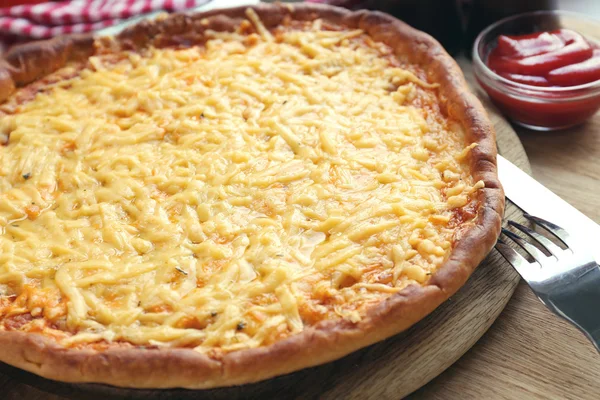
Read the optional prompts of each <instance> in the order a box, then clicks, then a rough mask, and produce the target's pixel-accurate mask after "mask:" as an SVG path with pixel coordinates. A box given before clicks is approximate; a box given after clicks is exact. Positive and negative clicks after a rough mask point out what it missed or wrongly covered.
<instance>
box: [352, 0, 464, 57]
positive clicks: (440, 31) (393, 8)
mask: <svg viewBox="0 0 600 400" xmlns="http://www.w3.org/2000/svg"><path fill="white" fill-rule="evenodd" d="M361 3H362V7H364V8H368V9H371V10H379V11H383V12H386V13H388V14H391V15H393V16H394V17H396V18H398V19H401V20H402V21H404V22H406V23H407V24H409V25H411V26H412V27H414V28H417V29H419V30H422V31H424V32H427V33H429V34H430V35H431V36H433V37H434V38H436V39H437V40H438V41H439V42H440V43H441V44H442V45H443V46H444V47H445V48H446V50H447V51H448V52H449V53H450V54H453V55H454V54H456V53H459V52H460V50H461V48H462V44H463V20H462V17H461V15H460V8H459V4H458V3H457V2H456V1H455V0H366V1H363V2H361Z"/></svg>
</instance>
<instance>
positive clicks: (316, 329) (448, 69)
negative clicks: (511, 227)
mask: <svg viewBox="0 0 600 400" xmlns="http://www.w3.org/2000/svg"><path fill="white" fill-rule="evenodd" d="M246 8H247V7H240V8H235V9H230V10H216V11H210V12H207V13H201V14H196V15H193V16H183V15H175V16H172V17H169V18H167V19H165V20H162V21H158V22H143V23H141V24H138V25H137V26H135V27H133V28H130V29H128V30H126V31H124V32H123V33H122V34H120V35H119V36H118V37H117V40H116V41H105V42H106V43H105V47H106V46H117V47H118V48H139V47H143V46H145V45H148V44H150V43H151V44H154V45H160V44H161V43H167V42H168V41H169V40H172V39H173V38H177V40H185V39H186V37H192V36H193V35H196V37H197V36H198V35H199V33H201V32H203V31H204V30H205V29H207V28H209V29H216V30H229V29H232V28H233V27H234V26H235V25H236V24H237V23H239V20H240V19H242V18H245V14H244V12H245V9H246ZM252 8H253V9H254V10H255V11H256V12H257V14H258V15H259V16H260V18H261V19H262V21H263V23H264V24H265V25H266V26H267V27H273V26H275V25H277V24H280V23H281V22H282V21H283V18H284V17H286V16H290V17H291V18H292V19H295V20H312V19H314V18H317V17H318V18H323V19H326V20H329V21H332V22H334V23H336V24H341V25H343V26H347V27H349V28H360V29H363V30H365V31H366V32H367V33H368V34H369V35H370V36H371V37H372V38H373V39H375V40H376V41H382V42H384V43H386V44H388V45H389V46H391V47H392V48H393V49H394V50H395V52H396V54H398V55H399V57H405V58H406V61H408V62H410V63H413V64H417V65H420V66H426V70H427V73H428V78H429V80H430V81H433V82H438V83H440V85H441V87H440V97H441V100H442V104H441V106H442V109H443V110H444V111H445V112H446V113H447V114H448V115H449V117H450V118H452V119H454V120H455V121H457V122H458V123H459V124H460V125H462V127H463V129H464V130H465V132H466V135H467V141H468V142H477V143H479V146H478V147H476V148H475V149H474V150H473V151H472V152H471V168H472V172H473V174H474V178H475V180H483V181H484V182H485V188H484V189H482V190H480V191H479V198H478V200H479V205H480V209H479V210H478V214H477V219H476V223H475V224H474V225H473V226H471V227H469V228H468V229H466V230H464V231H463V232H462V233H461V235H462V236H461V237H460V239H459V240H458V241H457V242H456V243H455V248H454V249H453V251H452V253H451V255H450V258H449V259H448V260H447V261H446V262H445V263H444V264H443V265H442V267H440V269H439V270H438V271H437V272H436V273H435V274H434V276H433V277H432V279H431V280H430V281H429V283H428V284H427V285H426V286H416V285H412V286H409V287H407V288H405V289H404V290H402V291H400V292H399V293H397V294H394V295H392V296H391V297H389V298H388V299H387V300H386V301H384V302H382V303H380V304H379V305H377V306H375V307H373V308H372V309H370V310H369V311H368V313H367V315H366V316H365V317H364V318H363V319H362V320H361V321H360V322H358V323H350V322H348V321H343V320H342V321H325V322H321V323H319V324H317V325H315V326H313V327H310V328H307V329H305V330H304V331H303V332H301V333H299V334H297V335H294V336H291V337H288V338H286V339H284V340H282V341H279V342H276V343H274V344H272V345H270V346H267V347H262V348H256V349H250V350H242V351H237V352H231V353H227V354H225V355H223V356H222V358H221V359H219V360H215V359H211V358H210V357H208V356H207V355H204V354H199V353H197V352H195V351H193V350H189V349H143V348H129V349H119V348H116V349H109V350H106V351H94V350H74V349H65V348H63V347H60V346H59V345H58V344H56V342H54V341H53V340H51V339H49V338H45V337H43V336H42V335H39V334H27V333H23V332H0V346H1V347H2V351H1V352H0V360H2V361H4V362H7V363H9V364H12V365H15V366H17V367H20V368H23V369H25V370H28V371H31V372H34V373H36V374H38V375H41V376H43V377H46V378H50V379H56V380H61V381H67V382H99V383H107V384H112V385H116V386H123V387H136V388H166V387H186V388H212V387H218V386H229V385H238V384H244V383H251V382H256V381H259V380H263V379H267V378H270V377H273V376H277V375H281V374H285V373H288V372H292V371H295V370H299V369H302V368H306V367H309V366H313V365H317V364H322V363H325V362H328V361H331V360H334V359H336V358H339V357H341V356H343V355H345V354H348V353H350V352H352V351H354V350H357V349H359V348H361V347H364V346H367V345H369V344H372V343H375V342H377V341H379V340H382V339H384V338H387V337H389V336H392V335H394V334H396V333H399V332H401V331H403V330H405V329H407V328H408V327H410V326H411V325H413V324H414V323H416V322H417V321H419V320H420V319H422V318H423V317H424V316H426V315H427V314H429V313H430V312H431V311H433V310H434V309H435V308H436V307H437V306H439V305H440V304H441V303H442V302H443V301H445V300H446V299H448V298H449V297H450V296H451V295H452V294H454V293H455V292H456V291H457V290H458V289H459V288H460V287H461V286H462V285H463V284H464V283H465V282H466V280H467V278H468V277H469V275H470V274H471V273H472V272H473V270H474V269H475V268H476V267H477V265H478V264H479V263H480V262H481V261H482V260H483V258H484V257H485V255H486V254H487V253H488V252H489V251H490V249H491V248H492V246H493V245H494V243H495V241H496V239H497V237H498V235H499V232H500V225H501V219H502V217H501V216H502V213H503V209H504V194H503V191H502V188H501V185H500V182H499V181H498V177H497V172H496V144H495V134H494V131H493V128H492V126H491V123H490V122H489V120H488V118H487V115H486V113H485V111H484V109H483V107H482V106H481V104H480V103H479V101H478V100H477V99H476V98H475V97H474V96H473V95H472V94H471V93H470V92H469V89H468V88H467V85H466V83H465V80H464V78H463V75H462V73H461V71H460V69H459V68H458V66H457V65H456V63H455V62H454V61H453V60H452V58H451V57H450V56H449V55H448V54H447V53H446V52H445V51H444V49H443V48H442V47H441V45H440V44H439V43H438V42H436V41H435V40H434V39H432V38H431V37H430V36H428V35H426V34H425V33H422V32H419V31H417V30H414V29H413V28H410V27H409V26H407V25H406V24H404V23H402V22H401V21H398V20H396V19H394V18H392V17H390V16H388V15H386V14H382V13H379V12H368V11H358V12H350V11H347V10H344V9H340V8H335V7H328V6H322V5H315V4H299V5H294V6H293V7H292V6H284V5H259V6H253V7H252ZM190 35H191V36H190ZM68 43H71V44H70V45H69V44H68ZM78 43H79V44H77V45H74V44H75V41H74V40H73V39H72V38H67V39H62V42H61V41H60V40H58V42H54V43H52V42H46V43H40V44H38V45H36V46H37V47H36V46H33V48H32V47H29V48H27V47H21V48H16V49H14V50H13V52H12V54H13V55H12V56H11V57H12V58H10V57H9V58H8V61H6V60H5V61H4V64H0V101H1V100H2V99H5V98H6V96H8V95H6V93H7V92H11V91H12V90H13V89H11V87H14V86H19V85H23V84H26V83H28V82H31V81H33V80H35V79H37V78H39V77H41V76H43V75H44V74H47V73H49V72H50V69H51V68H55V69H56V68H58V66H60V65H61V63H62V65H64V63H65V62H66V60H69V59H73V58H76V57H83V56H84V55H85V54H88V55H89V52H91V50H92V44H90V43H89V42H88V41H81V42H78ZM46 46H48V47H46ZM49 48H52V49H54V50H52V51H51V50H48V49H49ZM40 57H41V59H44V60H47V61H49V62H48V65H52V67H51V68H50V67H39V66H36V63H35V62H34V61H36V60H38V61H39V60H40ZM15 60H20V61H18V62H16V61H15ZM7 64H8V65H7ZM15 69H17V72H15ZM7 72H8V75H9V76H10V77H11V79H10V80H8V79H7V78H6V75H7ZM11 85H12V86H11ZM3 95H4V96H5V97H2V96H3Z"/></svg>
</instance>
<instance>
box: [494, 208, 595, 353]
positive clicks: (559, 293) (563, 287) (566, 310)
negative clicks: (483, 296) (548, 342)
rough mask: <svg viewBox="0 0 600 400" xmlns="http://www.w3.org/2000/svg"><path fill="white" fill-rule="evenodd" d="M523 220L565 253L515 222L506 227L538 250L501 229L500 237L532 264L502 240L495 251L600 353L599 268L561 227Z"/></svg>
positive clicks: (533, 220)
mask: <svg viewBox="0 0 600 400" xmlns="http://www.w3.org/2000/svg"><path fill="white" fill-rule="evenodd" d="M525 218H527V219H528V220H529V221H531V222H533V223H535V224H536V225H538V226H540V227H542V228H544V229H545V230H546V231H548V232H549V233H550V234H552V235H553V236H554V237H556V238H557V239H558V240H560V241H561V242H562V243H563V244H564V245H565V246H566V249H562V248H561V247H559V246H557V245H556V244H554V243H553V242H552V241H551V240H550V239H548V238H547V237H545V236H544V235H541V234H539V233H538V232H535V231H534V230H532V229H530V228H528V227H526V226H523V225H521V224H519V223H517V222H514V221H508V224H509V225H510V226H512V227H513V228H515V229H517V230H519V231H520V232H522V233H524V234H525V235H527V236H528V239H529V240H530V241H532V242H534V243H536V244H537V246H534V245H533V244H531V243H530V242H529V241H527V240H525V239H523V238H522V237H521V236H519V235H517V234H515V233H514V232H512V231H510V230H508V229H505V228H502V233H504V235H505V236H506V237H507V238H509V239H511V240H512V241H513V242H515V243H516V244H517V245H519V246H520V247H521V248H522V249H523V250H525V252H526V253H528V254H529V255H530V256H531V258H532V259H533V261H532V262H530V261H528V260H527V259H526V258H525V257H523V256H522V255H521V254H519V253H518V252H517V251H516V250H514V249H513V248H512V247H510V246H509V245H508V244H507V243H506V242H505V241H504V240H502V238H501V239H499V240H498V243H496V249H497V250H498V251H499V252H500V254H502V256H504V258H505V259H506V260H507V261H508V262H509V263H510V264H511V265H512V266H513V267H514V268H515V269H516V270H517V272H518V273H519V274H520V275H521V277H523V279H525V281H526V282H527V283H528V284H529V286H530V287H531V289H532V290H533V292H534V293H535V295H536V296H537V297H538V298H539V299H540V300H541V302H542V303H544V304H545V305H546V307H548V308H549V309H550V310H551V311H552V312H554V313H555V314H556V315H558V316H560V317H562V318H564V319H566V320H567V321H569V322H571V323H572V324H573V325H575V326H576V327H577V328H579V329H580V330H581V331H582V332H583V333H584V334H585V335H586V336H587V337H588V339H590V340H591V341H592V343H593V344H594V346H596V349H597V350H598V351H599V352H600V267H599V266H598V264H597V263H596V261H595V260H594V258H593V257H592V256H591V255H590V254H588V251H586V249H581V248H579V247H578V245H577V243H575V242H574V240H573V238H572V237H571V236H570V235H569V233H568V232H567V231H565V230H564V229H562V228H561V227H559V226H557V225H555V224H553V223H551V222H549V221H546V220H544V219H541V218H537V217H533V216H531V215H527V214H526V215H525ZM541 249H543V250H541Z"/></svg>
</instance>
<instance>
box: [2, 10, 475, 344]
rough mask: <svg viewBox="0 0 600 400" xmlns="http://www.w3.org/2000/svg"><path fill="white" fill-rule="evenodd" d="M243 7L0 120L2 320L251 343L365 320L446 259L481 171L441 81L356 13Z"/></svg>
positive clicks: (63, 338) (103, 338) (122, 58)
mask: <svg viewBox="0 0 600 400" xmlns="http://www.w3.org/2000/svg"><path fill="white" fill-rule="evenodd" d="M250 17H251V19H253V20H254V24H255V26H257V28H256V32H258V34H245V33H243V31H244V30H246V31H247V30H248V29H247V28H248V26H247V24H246V26H245V27H244V26H243V27H242V28H244V29H242V28H240V29H239V30H238V31H237V32H233V33H216V32H208V33H207V37H208V40H207V41H206V43H205V44H204V45H202V46H194V47H189V48H185V49H173V48H165V49H156V48H151V49H148V50H145V51H143V52H141V53H139V54H138V53H133V52H125V53H120V54H119V56H118V58H117V59H115V57H114V55H113V56H95V57H92V58H91V59H90V61H89V65H88V66H87V67H86V68H85V69H83V70H82V71H81V72H80V73H79V75H78V76H77V77H75V78H72V79H69V80H66V81H62V82H60V83H56V84H53V85H52V86H51V87H48V88H47V89H46V90H45V91H44V92H43V93H39V94H37V96H36V97H35V98H34V99H33V100H31V101H29V102H27V103H25V104H23V105H21V106H19V108H18V110H17V111H16V112H14V113H12V115H6V116H4V117H2V118H1V119H0V134H2V135H4V137H5V140H6V141H7V144H6V145H5V146H3V147H0V225H1V231H0V233H1V235H0V299H1V300H0V321H3V323H2V324H0V327H1V329H21V330H24V331H36V330H38V331H39V330H42V331H45V332H46V333H47V334H52V335H54V336H55V337H56V338H57V340H59V341H60V342H61V343H63V344H64V345H65V346H75V345H81V344H85V343H94V342H109V343H111V342H116V341H120V342H126V343H131V344H134V345H144V346H148V345H150V346H152V345H154V346H186V347H194V348H196V349H197V350H199V351H211V350H213V353H214V351H217V350H218V351H231V350H236V349H241V348H250V347H257V346H261V345H267V344H269V343H272V342H274V341H276V340H280V339H281V338H284V337H286V336H289V335H290V334H293V333H297V332H300V331H302V330H303V329H305V327H307V326H311V325H314V324H316V323H318V322H319V321H322V320H326V319H335V318H344V319H348V320H350V321H353V322H356V321H359V320H360V319H361V318H362V317H363V316H364V315H365V312H366V309H367V308H368V307H369V306H372V305H374V304H377V303H378V302H380V301H382V300H384V299H385V298H386V297H388V296H390V295H391V294H393V293H395V292H397V291H399V290H401V289H402V288H404V287H405V286H407V285H408V284H411V283H417V284H425V283H426V282H427V280H428V279H429V275H431V273H433V272H434V271H435V270H436V268H437V267H439V266H440V265H441V264H442V263H443V262H444V260H445V259H446V258H447V257H448V255H449V252H450V251H451V249H452V246H453V242H454V240H455V238H454V235H455V234H456V231H457V227H459V226H460V224H459V223H453V218H454V217H455V214H456V210H459V209H460V208H461V207H465V206H468V204H469V203H470V202H472V198H473V196H472V195H473V193H474V192H475V191H476V190H477V189H479V188H481V187H482V186H483V184H482V183H481V182H477V183H475V182H473V180H472V178H471V176H470V171H469V167H468V163H467V160H466V158H467V154H468V151H469V149H470V148H472V145H471V146H467V145H466V143H465V142H464V135H463V133H462V131H461V130H460V129H459V128H457V127H456V126H455V125H453V124H452V123H451V122H449V121H447V120H446V119H444V118H443V117H442V115H441V113H440V112H439V109H438V108H437V106H436V101H437V100H436V98H437V97H436V96H437V95H436V85H435V84H428V83H426V82H424V81H423V80H422V79H420V78H419V77H418V75H419V74H421V73H420V72H419V71H415V70H413V71H412V72H411V71H409V70H407V69H404V68H399V67H397V66H394V64H393V63H392V60H393V59H394V57H393V56H392V55H391V51H390V49H389V48H388V47H387V46H385V45H383V44H379V43H373V42H372V41H371V39H370V38H369V37H367V36H366V35H364V34H363V33H362V32H361V31H358V30H357V31H348V30H345V31H344V30H342V31H335V30H325V29H323V28H322V27H321V22H320V21H315V22H314V23H313V24H312V25H309V26H306V27H303V28H302V29H300V28H296V29H285V30H284V29H279V30H276V31H274V32H269V31H267V30H266V29H264V27H262V25H260V22H259V21H257V20H256V18H255V15H253V14H251V15H250ZM421 76H423V75H422V74H421ZM473 202H474V200H473ZM471 217H473V216H472V215H471ZM462 219H465V218H464V216H463V217H462ZM467 220H468V218H467ZM467 222H468V221H467Z"/></svg>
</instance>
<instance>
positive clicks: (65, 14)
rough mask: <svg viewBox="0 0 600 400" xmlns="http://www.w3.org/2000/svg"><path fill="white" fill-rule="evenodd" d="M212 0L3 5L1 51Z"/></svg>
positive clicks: (98, 0)
mask: <svg viewBox="0 0 600 400" xmlns="http://www.w3.org/2000/svg"><path fill="white" fill-rule="evenodd" d="M210 1H211V0H73V1H58V2H48V3H40V4H35V5H19V6H13V7H5V8H0V53H2V51H3V50H4V49H6V48H7V47H8V46H9V45H10V44H13V43H16V42H23V41H27V40H34V39H43V38H50V37H54V36H58V35H62V34H67V33H82V32H90V31H95V30H98V29H102V28H106V27H109V26H113V25H116V24H119V23H120V22H123V21H124V20H126V19H128V18H131V17H134V16H137V15H142V14H148V13H150V12H154V11H160V10H163V11H181V10H186V9H190V8H194V7H199V6H201V5H204V4H206V3H209V2H210ZM1 4H2V2H1V1H0V5H1Z"/></svg>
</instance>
